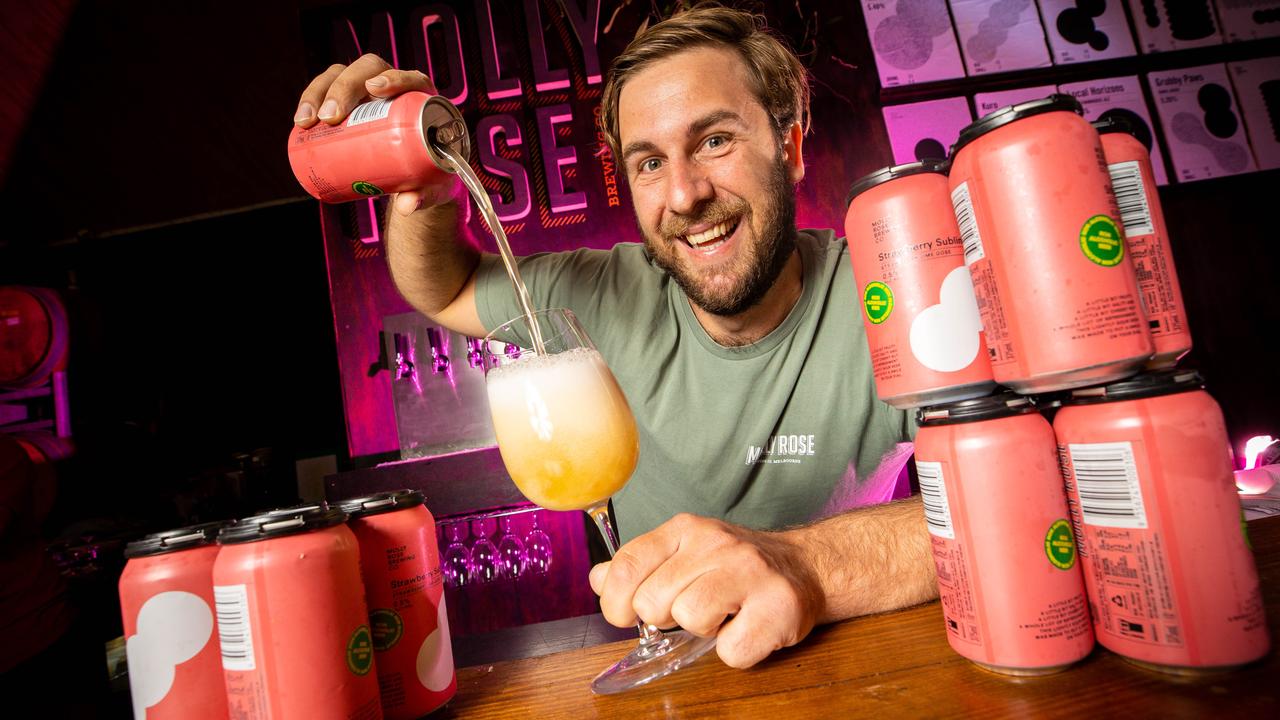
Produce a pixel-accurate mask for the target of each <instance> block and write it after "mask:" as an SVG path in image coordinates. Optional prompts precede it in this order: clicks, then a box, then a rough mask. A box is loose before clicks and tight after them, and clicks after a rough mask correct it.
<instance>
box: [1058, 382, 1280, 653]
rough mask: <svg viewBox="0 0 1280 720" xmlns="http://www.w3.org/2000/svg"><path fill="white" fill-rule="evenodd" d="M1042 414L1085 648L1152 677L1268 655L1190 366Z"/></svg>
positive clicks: (1233, 503) (1205, 408) (1220, 428)
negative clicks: (1087, 640) (1050, 434)
mask: <svg viewBox="0 0 1280 720" xmlns="http://www.w3.org/2000/svg"><path fill="white" fill-rule="evenodd" d="M1064 403H1065V406H1064V407H1063V408H1062V409H1061V410H1059V411H1058V415H1057V417H1055V418H1054V431H1055V433H1056V434H1057V437H1058V451H1059V455H1060V457H1061V462H1062V474H1063V479H1064V480H1065V482H1066V484H1067V490H1068V494H1069V499H1070V501H1071V518H1072V521H1073V523H1074V524H1075V531H1076V533H1077V535H1078V537H1079V541H1080V556H1081V561H1082V564H1083V567H1084V574H1085V580H1086V582H1087V584H1088V586H1089V598H1090V605H1091V608H1092V610H1093V618H1094V624H1095V629H1096V630H1097V633H1098V641H1099V642H1100V643H1102V644H1103V645H1104V646H1105V647H1107V648H1109V649H1110V650H1112V651H1114V652H1116V653H1118V654H1120V655H1122V656H1124V657H1126V658H1128V659H1130V660H1133V661H1136V662H1139V663H1141V664H1145V665H1148V666H1150V667H1154V668H1156V669H1160V670H1164V671H1166V672H1197V671H1202V670H1213V669H1222V668H1229V667H1233V666H1237V665H1241V664H1244V663H1247V662H1250V661H1253V660H1257V659H1259V658H1261V657H1262V656H1264V655H1266V653H1267V650H1268V648H1269V645H1270V643H1269V639H1268V635H1267V627H1266V618H1265V615H1264V610H1263V604H1262V594H1261V592H1260V590H1259V587H1258V573H1257V569H1256V568H1255V566H1254V563H1253V555H1252V553H1250V551H1249V547H1248V543H1247V540H1246V537H1245V534H1244V532H1245V529H1244V525H1243V520H1242V516H1241V513H1240V499H1239V497H1238V496H1237V495H1236V488H1235V483H1234V481H1233V478H1232V470H1233V469H1234V467H1235V462H1234V460H1233V459H1232V454H1231V444H1230V442H1229V441H1228V440H1227V431H1226V426H1225V424H1224V422H1223V418H1222V411H1221V410H1220V409H1219V408H1218V404H1217V403H1216V402H1214V400H1213V398H1211V397H1209V394H1208V393H1206V392H1205V391H1204V390H1203V383H1202V381H1201V379H1200V376H1199V374H1197V373H1196V372H1194V371H1178V370H1164V371H1156V372H1151V373H1146V374H1143V375H1139V376H1138V377H1136V378H1133V379H1131V380H1126V381H1122V382H1118V383H1113V384H1111V385H1107V386H1104V387H1099V388H1089V389H1085V390H1076V391H1074V392H1073V393H1072V396H1071V397H1070V398H1069V399H1066V400H1064Z"/></svg>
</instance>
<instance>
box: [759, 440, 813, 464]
mask: <svg viewBox="0 0 1280 720" xmlns="http://www.w3.org/2000/svg"><path fill="white" fill-rule="evenodd" d="M816 450H817V447H816V444H815V443H814V441H813V436H812V435H770V436H769V441H768V442H767V443H765V444H764V445H748V446H747V463H746V464H748V465H757V464H760V465H764V464H777V463H792V464H796V465H798V464H800V463H801V462H803V461H802V460H801V459H800V458H802V457H806V456H812V455H814V454H815V452H816Z"/></svg>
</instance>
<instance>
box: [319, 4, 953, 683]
mask: <svg viewBox="0 0 1280 720" xmlns="http://www.w3.org/2000/svg"><path fill="white" fill-rule="evenodd" d="M407 90H426V91H429V92H430V91H432V90H433V88H432V86H431V83H430V80H429V79H427V78H426V77H425V76H424V75H422V74H421V73H417V72H412V71H399V70H394V69H390V68H389V67H388V66H387V64H386V63H385V62H384V61H382V60H381V59H379V58H377V57H374V56H365V57H363V58H360V59H359V60H357V61H356V62H355V63H353V64H352V65H351V66H350V67H344V66H340V65H335V66H333V67H331V68H330V69H329V70H328V71H327V72H326V73H325V74H323V75H321V76H320V77H318V78H316V79H315V80H314V81H313V82H312V83H311V85H310V87H308V88H307V90H306V92H305V93H304V94H303V97H302V100H301V102H300V103H299V107H298V114H297V117H296V118H295V122H297V123H298V124H300V125H303V126H310V125H313V124H315V123H316V122H318V121H323V122H327V123H330V124H334V123H338V122H341V121H342V119H343V118H344V117H346V115H347V113H349V112H350V111H351V110H352V109H353V108H354V107H355V106H356V105H357V104H359V103H360V102H362V101H364V100H367V99H368V98H369V97H390V96H393V95H396V94H398V93H401V92H405V91H407ZM808 105H809V89H808V84H807V79H806V75H805V71H804V68H803V66H802V65H801V64H800V62H799V60H798V59H797V58H796V57H795V56H794V54H792V53H791V52H790V51H789V50H787V49H786V47H785V46H784V45H783V44H782V43H780V42H779V41H778V40H776V39H775V38H774V37H773V36H772V35H770V34H769V33H768V32H767V31H766V30H764V27H763V22H762V21H761V19H760V18H758V17H756V16H753V15H751V14H748V13H743V12H739V11H736V10H731V9H726V8H723V7H718V6H711V7H705V6H704V7H699V8H697V9H694V10H691V11H687V12H684V13H681V14H679V15H676V16H674V17H672V18H670V19H668V20H666V21H663V22H660V23H657V24H655V25H653V26H652V27H650V28H648V29H646V30H645V31H643V32H641V33H640V34H639V35H638V36H637V37H636V38H635V40H634V41H633V42H632V43H631V45H630V46H628V48H627V49H626V50H625V51H624V52H623V53H622V55H620V56H619V57H618V58H617V59H616V60H615V62H614V65H613V67H612V69H611V71H610V76H609V80H608V82H607V84H606V86H605V92H604V99H603V104H602V108H601V111H602V112H601V121H602V125H603V128H602V129H603V130H604V132H605V135H606V138H607V140H608V142H609V145H610V148H611V149H612V151H613V152H614V155H615V157H617V158H619V160H620V162H621V165H622V166H623V167H624V168H625V171H626V178H627V182H628V184H629V186H630V189H631V196H632V200H633V204H634V206H635V212H636V220H637V223H638V224H639V227H640V230H641V232H642V234H643V236H644V243H643V244H635V243H619V244H618V245H616V246H615V247H613V248H612V249H611V250H608V251H601V250H579V251H575V252H570V253H551V254H539V255H532V256H529V257H525V258H521V260H520V272H521V274H522V275H523V277H524V279H525V281H526V283H527V284H528V285H529V290H530V292H531V294H532V295H533V300H534V303H535V305H536V306H537V307H542V308H545V307H568V308H570V309H572V310H573V311H574V313H575V314H577V315H578V317H579V318H580V320H581V321H582V323H583V325H584V326H585V327H586V329H587V332H588V333H589V334H590V335H591V337H592V339H593V340H594V341H595V343H596V345H597V346H598V347H599V349H600V351H601V353H602V354H603V355H604V358H605V360H606V361H607V362H608V364H609V366H610V368H611V369H612V370H613V372H614V374H615V375H616V376H617V378H618V381H619V383H620V384H621V386H622V388H623V390H624V391H625V393H626V395H627V399H628V401H629V402H630V404H631V408H632V410H633V412H634V413H635V416H636V420H637V424H638V426H639V430H640V436H641V452H640V460H639V464H638V466H637V468H636V471H635V474H634V475H633V476H632V478H631V481H630V482H629V483H628V484H627V486H626V487H625V488H624V489H623V490H622V491H620V492H619V493H618V494H617V495H616V496H615V497H614V504H615V510H616V514H617V520H618V528H619V531H620V534H621V535H622V537H623V539H624V540H628V542H627V543H626V544H625V545H623V547H622V548H621V549H620V550H619V552H618V554H617V555H616V556H615V557H614V559H613V560H612V561H611V562H609V563H604V564H601V565H599V566H597V567H596V568H594V569H593V570H592V573H591V583H592V587H593V588H594V589H595V590H596V592H597V593H599V594H600V595H601V600H600V602H601V608H602V610H603V612H604V615H605V617H606V618H607V619H608V620H609V621H610V622H612V623H614V624H616V625H619V626H626V625H629V624H632V623H634V621H635V620H636V618H637V617H638V618H640V619H642V620H644V621H645V622H649V623H653V624H656V625H659V626H663V627H665V626H670V625H672V624H679V625H680V626H682V627H684V628H685V629H688V630H690V631H692V632H695V633H698V634H702V635H712V634H715V635H717V637H718V642H717V652H718V653H719V654H720V656H721V658H722V659H723V660H724V661H725V662H726V663H728V664H730V665H734V666H739V667H745V666H749V665H751V664H754V663H756V662H758V661H760V660H761V659H763V658H764V657H766V656H767V655H768V654H769V653H770V652H772V651H774V650H776V649H778V648H781V647H785V646H788V645H792V644H794V643H796V642H799V641H800V640H801V639H802V638H803V637H804V636H805V635H806V634H808V632H809V631H810V630H811V629H812V628H813V626H814V624H815V623H821V622H829V621H833V620H838V619H843V618H847V617H851V616H854V615H859V614H866V613H871V612H880V611H884V610H890V609H895V608H899V607H903V606H906V605H909V604H914V603H917V602H921V601H923V600H926V599H929V598H931V597H934V596H936V588H935V585H934V577H933V562H932V559H931V556H930V551H929V539H928V537H929V536H928V533H927V531H926V529H925V524H924V519H923V512H922V510H921V507H920V505H919V503H918V501H916V500H907V501H903V502H896V503H888V504H883V505H876V506H875V507H867V508H862V509H857V510H852V511H848V512H843V513H840V514H836V515H833V516H829V517H824V516H825V515H828V514H829V513H830V512H831V511H832V510H833V509H843V508H844V507H850V506H854V505H865V504H872V503H877V502H883V501H884V500H887V499H888V498H889V497H890V495H891V490H892V486H893V484H894V480H895V479H896V476H897V470H898V468H899V467H900V465H901V462H902V458H903V455H904V451H905V450H904V448H905V449H906V450H909V445H907V444H906V443H909V441H910V439H911V434H912V433H913V431H914V426H913V424H912V422H911V419H910V417H909V416H908V414H907V413H904V412H902V411H898V410H894V409H893V408H890V407H889V406H887V405H885V404H883V403H881V402H880V401H879V400H877V399H876V395H875V388H874V384H873V379H872V374H871V363H870V359H869V357H868V354H867V345H866V340H865V337H864V336H863V329H862V323H861V322H860V321H859V318H858V315H857V308H858V304H857V299H856V292H855V288H854V283H853V278H852V276H851V273H850V272H849V267H850V265H849V258H848V248H847V246H846V244H845V241H844V240H843V239H842V238H836V237H835V235H834V233H833V232H831V231H830V230H798V229H797V228H796V227H795V185H796V184H797V183H799V182H800V181H801V180H802V179H803V178H804V160H803V156H802V154H801V146H802V142H803V139H804V134H805V130H806V127H807V122H808ZM393 208H394V210H393V212H391V213H389V221H388V232H387V253H388V261H389V264H390V268H391V273H392V277H393V278H394V280H395V282H396V285H397V287H398V288H399V290H400V292H401V293H402V294H403V295H404V297H405V298H406V299H407V300H408V301H409V302H410V303H412V304H413V305H414V306H415V307H416V308H418V309H419V310H420V311H422V312H423V313H424V314H426V315H427V316H428V317H430V318H432V319H433V320H434V321H436V322H438V323H440V324H442V325H444V326H446V327H449V328H451V329H453V330H455V331H457V332H461V333H465V334H467V335H472V336H483V335H485V334H486V333H487V332H488V331H489V330H491V329H492V328H495V327H497V326H498V325H500V324H502V323H503V322H505V321H507V320H509V319H511V318H513V317H516V316H517V315H519V314H520V308H519V306H518V305H517V302H516V299H515V297H514V294H513V293H512V291H511V287H510V283H509V281H508V280H507V277H506V275H505V273H504V271H503V269H502V266H501V263H500V261H499V260H498V259H497V258H496V257H495V256H490V255H482V254H480V253H478V252H477V251H476V250H475V249H474V243H473V242H470V241H469V240H468V239H467V236H466V234H465V233H466V230H465V225H464V224H463V220H464V219H465V215H466V210H465V208H466V200H465V197H464V196H463V194H462V193H461V191H460V188H459V185H458V184H457V183H456V182H454V183H449V184H446V185H443V186H435V187H428V188H423V189H422V190H421V191H419V192H406V193H400V194H399V195H398V196H397V197H396V199H395V201H394V203H393Z"/></svg>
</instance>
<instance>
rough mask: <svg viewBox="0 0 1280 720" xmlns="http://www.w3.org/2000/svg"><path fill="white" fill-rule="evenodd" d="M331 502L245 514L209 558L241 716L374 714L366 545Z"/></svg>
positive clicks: (373, 718) (226, 670) (347, 717)
mask: <svg viewBox="0 0 1280 720" xmlns="http://www.w3.org/2000/svg"><path fill="white" fill-rule="evenodd" d="M346 520H347V514H346V513H345V512H343V511H342V510H339V509H337V508H330V507H327V506H323V505H321V506H310V507H306V506H304V507H300V508H297V509H294V510H290V509H281V510H276V511H273V512H269V513H263V514H261V515H255V516H253V517H249V518H245V519H243V520H241V521H239V522H238V523H237V524H236V525H234V526H231V527H227V528H224V529H223V530H222V531H221V532H220V533H219V534H218V543H219V544H220V545H221V550H220V552H219V553H218V559H217V561H216V562H215V563H214V566H213V582H214V588H213V593H214V599H215V600H216V602H217V617H218V640H219V645H220V646H221V652H222V668H223V674H224V677H225V678H226V685H227V706H228V709H229V710H230V712H231V717H233V718H236V719H237V720H282V719H284V718H314V719H316V720H378V719H379V718H381V717H382V706H381V704H380V702H379V698H378V679H377V678H378V676H377V673H376V672H375V671H374V650H373V636H372V633H371V632H370V630H369V624H368V623H369V613H368V608H367V606H366V605H365V597H364V584H363V583H362V582H361V579H360V550H359V547H358V546H357V544H356V537H355V535H354V534H353V533H352V532H351V529H350V528H348V527H347V525H346Z"/></svg>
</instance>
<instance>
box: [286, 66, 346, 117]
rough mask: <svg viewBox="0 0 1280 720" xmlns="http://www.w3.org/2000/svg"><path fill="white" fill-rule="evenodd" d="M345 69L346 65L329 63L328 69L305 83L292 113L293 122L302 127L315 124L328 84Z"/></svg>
mask: <svg viewBox="0 0 1280 720" xmlns="http://www.w3.org/2000/svg"><path fill="white" fill-rule="evenodd" d="M346 69H347V66H346V65H330V66H329V69H328V70H325V71H324V72H322V73H320V74H319V75H317V76H316V77H315V79H314V80H312V81H311V84H310V85H307V89H306V90H303V91H302V97H301V98H299V99H298V109H297V111H296V112H295V113H294V115H293V121H294V122H295V123H297V124H298V125H299V126H300V127H304V128H305V127H311V126H312V125H315V124H316V122H317V121H318V118H317V117H316V113H317V112H319V109H320V106H321V105H322V104H324V96H325V94H327V93H328V92H329V86H330V85H332V84H333V81H334V80H337V79H338V76H339V75H341V74H342V71H343V70H346Z"/></svg>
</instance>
